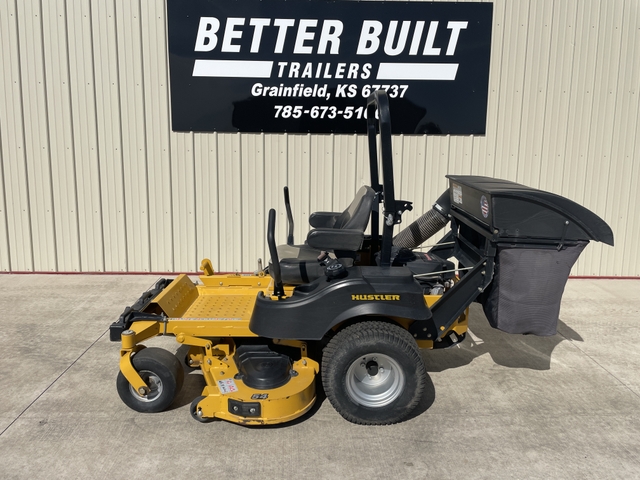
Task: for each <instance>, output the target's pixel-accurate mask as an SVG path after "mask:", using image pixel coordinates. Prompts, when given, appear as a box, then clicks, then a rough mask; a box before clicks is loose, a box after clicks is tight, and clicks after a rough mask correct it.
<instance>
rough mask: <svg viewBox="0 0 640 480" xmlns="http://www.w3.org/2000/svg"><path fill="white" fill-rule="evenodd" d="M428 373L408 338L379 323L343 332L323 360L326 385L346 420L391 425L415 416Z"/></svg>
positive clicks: (336, 337)
mask: <svg viewBox="0 0 640 480" xmlns="http://www.w3.org/2000/svg"><path fill="white" fill-rule="evenodd" d="M426 377H427V372H426V369H425V366H424V362H423V360H422V357H421V355H420V349H419V348H418V345H417V344H416V342H415V340H414V339H413V337H412V336H411V334H410V333H409V332H407V331H406V330H405V329H404V328H402V327H399V326H397V325H393V324H389V323H384V322H380V321H368V322H362V323H358V324H355V325H352V326H350V327H347V328H345V329H344V330H342V331H341V332H339V333H338V334H337V335H336V336H335V337H333V338H332V339H331V341H330V342H329V344H328V345H327V346H326V347H325V349H324V352H323V355H322V385H323V387H324V391H325V393H326V395H327V398H328V399H329V401H330V402H331V405H333V407H334V408H335V409H336V411H337V412H338V413H339V414H340V415H342V416H343V417H344V418H345V419H346V420H348V421H350V422H353V423H357V424H362V425H389V424H392V423H397V422H399V421H401V420H403V419H405V418H406V417H407V416H409V415H410V414H411V412H412V411H413V409H414V408H415V407H416V406H417V405H418V403H419V402H420V399H421V397H422V392H423V390H424V387H425V384H426Z"/></svg>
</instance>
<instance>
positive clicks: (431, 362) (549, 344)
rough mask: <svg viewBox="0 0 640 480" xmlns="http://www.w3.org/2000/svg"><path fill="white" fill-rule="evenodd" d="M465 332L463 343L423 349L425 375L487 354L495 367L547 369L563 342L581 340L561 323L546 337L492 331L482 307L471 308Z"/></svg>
mask: <svg viewBox="0 0 640 480" xmlns="http://www.w3.org/2000/svg"><path fill="white" fill-rule="evenodd" d="M469 317H470V318H469V331H468V332H467V337H466V338H465V340H464V341H463V342H462V343H461V344H459V345H458V346H456V347H453V348H449V349H446V350H431V351H429V350H425V351H424V352H423V357H424V360H425V364H426V366H427V372H442V371H444V370H448V369H450V368H458V367H461V366H464V365H468V364H469V363H471V362H472V361H473V359H474V358H476V357H479V356H480V355H484V354H489V355H490V356H491V358H492V359H493V361H494V362H495V363H497V364H498V365H502V366H504V367H509V368H528V369H531V370H549V368H551V354H552V353H553V350H554V349H555V347H556V346H557V345H558V344H559V343H560V342H562V341H563V340H574V341H579V342H582V341H583V340H582V337H580V335H579V334H578V333H577V332H576V331H574V330H573V329H571V328H570V327H569V326H568V325H567V324H565V323H564V322H563V321H562V320H559V321H558V333H557V334H556V335H553V336H549V337H538V336H535V335H513V334H510V333H505V332H501V331H500V330H496V329H494V328H493V327H491V325H489V322H488V321H487V319H486V317H485V315H484V313H483V312H482V307H480V305H478V304H473V305H471V312H470V315H469Z"/></svg>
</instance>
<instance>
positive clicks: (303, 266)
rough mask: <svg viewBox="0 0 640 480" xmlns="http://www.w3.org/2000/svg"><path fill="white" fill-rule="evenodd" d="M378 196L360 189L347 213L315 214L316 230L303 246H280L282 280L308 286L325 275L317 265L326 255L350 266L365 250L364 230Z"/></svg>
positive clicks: (369, 190)
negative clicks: (331, 253) (358, 253)
mask: <svg viewBox="0 0 640 480" xmlns="http://www.w3.org/2000/svg"><path fill="white" fill-rule="evenodd" d="M375 197H376V193H375V191H374V190H373V189H372V188H371V187H368V186H363V187H361V188H360V190H358V193H357V194H356V197H355V198H354V199H353V201H352V202H351V204H350V205H349V206H348V207H347V209H346V210H345V211H344V212H315V213H312V214H311V216H310V217H309V224H310V225H311V226H312V227H313V229H312V230H311V231H310V232H309V234H308V235H307V240H306V241H305V243H304V244H303V245H279V246H278V257H279V258H280V271H281V272H282V281H283V283H285V284H289V285H300V284H302V283H308V282H311V281H313V280H315V279H316V278H319V277H321V276H322V275H324V268H323V267H322V266H321V265H320V263H319V262H318V257H320V256H321V255H322V253H323V252H333V253H334V254H335V256H336V257H337V258H339V259H340V262H341V263H342V264H343V265H344V266H345V267H350V266H351V265H353V262H354V260H355V257H356V252H357V251H358V250H359V249H360V247H362V242H363V240H364V231H365V230H366V228H367V225H368V224H369V217H370V216H371V210H372V208H373V205H374V201H375Z"/></svg>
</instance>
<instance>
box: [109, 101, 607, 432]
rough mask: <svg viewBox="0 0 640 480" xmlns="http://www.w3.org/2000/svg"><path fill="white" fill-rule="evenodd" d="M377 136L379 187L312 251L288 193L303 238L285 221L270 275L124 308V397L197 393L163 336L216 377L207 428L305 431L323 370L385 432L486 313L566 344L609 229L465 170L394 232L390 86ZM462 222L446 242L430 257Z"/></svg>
mask: <svg viewBox="0 0 640 480" xmlns="http://www.w3.org/2000/svg"><path fill="white" fill-rule="evenodd" d="M376 112H377V115H376ZM376 116H377V117H378V118H376ZM367 129H368V130H367V131H368V144H369V166H370V172H371V184H370V185H368V186H363V187H362V188H361V189H360V190H359V191H358V192H357V194H356V197H355V199H354V200H353V202H352V203H351V204H350V205H349V206H348V207H347V208H346V210H344V211H343V212H316V213H313V214H311V216H310V217H309V224H310V226H311V230H310V232H309V233H308V235H307V238H306V241H305V242H304V243H303V244H299V245H296V244H294V241H293V219H292V215H291V207H290V203H289V195H288V191H287V189H286V187H285V206H286V210H287V218H288V223H289V226H288V231H289V234H288V239H287V243H286V244H285V245H280V246H278V245H277V244H276V240H275V237H274V231H275V211H274V210H273V209H272V210H270V212H269V220H268V228H267V243H268V247H269V253H270V255H271V261H270V262H269V265H268V267H267V268H265V269H263V270H261V271H259V272H258V273H257V274H254V275H220V274H215V273H214V270H213V268H212V265H211V262H210V261H209V260H208V259H205V260H203V261H202V264H201V270H202V272H203V274H202V275H201V276H200V281H199V282H196V283H194V282H193V281H192V280H191V279H190V278H189V277H188V276H186V275H180V276H178V277H177V278H175V279H173V280H168V279H162V280H160V281H158V282H157V284H156V285H155V287H153V288H152V289H151V290H149V291H147V292H146V293H144V294H143V295H142V296H141V297H140V298H139V299H138V301H137V302H136V303H135V304H134V305H133V306H131V307H127V308H126V309H125V310H124V312H123V313H122V315H121V316H120V318H119V319H118V321H117V322H115V323H113V324H112V325H111V327H110V338H111V340H112V341H120V342H121V349H120V372H119V373H118V378H117V390H118V393H119V395H120V397H121V399H122V400H123V402H124V403H125V404H126V405H128V406H129V407H131V408H132V409H134V410H136V411H139V412H160V411H162V410H165V409H166V408H167V407H169V405H170V404H171V403H172V402H173V400H174V398H175V397H176V394H177V393H178V391H179V390H180V388H181V386H182V383H183V379H184V371H183V365H182V362H181V361H179V360H178V359H177V358H176V356H175V355H173V354H171V353H169V352H167V351H166V350H163V349H160V348H154V347H150V348H145V346H144V345H143V342H144V341H145V340H148V339H150V338H152V337H155V336H159V335H172V336H174V337H175V339H176V341H177V342H178V343H180V344H183V345H187V346H189V349H188V354H187V355H186V360H185V361H186V363H187V366H188V367H191V368H199V369H201V370H202V373H203V375H204V379H205V382H206V386H205V387H204V390H203V391H202V394H201V396H199V397H197V398H196V399H195V400H193V403H192V404H191V407H190V409H191V415H192V416H193V418H195V419H196V420H199V421H201V422H205V421H208V420H212V419H214V418H220V419H224V420H229V421H231V422H236V423H241V424H250V425H264V424H275V423H282V422H288V421H291V420H293V419H295V418H298V417H300V416H301V415H303V414H304V413H305V412H307V411H308V410H309V409H310V408H311V407H312V406H313V404H314V402H315V400H316V377H317V375H320V376H321V379H322V385H323V387H324V391H325V393H326V395H327V397H328V399H329V401H330V402H331V404H332V405H333V407H334V408H335V409H336V410H337V411H338V412H339V413H340V415H342V416H343V417H344V418H345V419H347V420H349V421H351V422H354V423H359V424H378V425H380V424H391V423H395V422H398V421H401V420H403V419H405V418H406V417H407V416H408V415H410V414H411V412H412V410H413V409H414V408H415V407H416V406H417V404H418V403H419V401H420V399H421V396H422V393H423V389H424V387H425V383H426V378H427V373H426V369H425V366H424V363H423V359H422V357H421V353H420V349H432V348H448V347H451V346H453V345H456V344H458V343H460V342H461V341H462V340H463V339H464V337H465V334H466V331H467V320H468V319H467V315H468V307H469V305H470V304H471V302H473V301H479V302H480V303H482V305H483V308H484V312H485V314H486V316H487V318H488V320H489V322H490V323H491V325H492V326H493V327H495V328H499V329H501V330H503V331H507V332H510V333H520V334H535V335H553V334H555V333H556V326H557V321H558V314H559V310H560V301H561V298H562V293H563V290H564V286H565V284H566V281H567V278H568V276H569V272H570V270H571V267H572V265H573V264H574V263H575V261H576V260H577V258H578V256H579V255H580V253H581V252H582V250H583V249H584V247H585V246H586V245H587V243H588V242H589V241H590V240H596V241H600V242H604V243H607V244H609V245H613V233H612V231H611V229H610V228H609V226H608V225H607V224H606V223H605V222H604V221H603V220H602V219H600V218H599V217H598V216H597V215H595V214H594V213H592V212H591V211H589V210H587V209H585V208H584V207H582V206H580V205H578V204H576V203H574V202H572V201H571V200H568V199H566V198H563V197H560V196H558V195H554V194H551V193H547V192H544V191H540V190H536V189H533V188H529V187H526V186H523V185H519V184H517V183H513V182H509V181H506V180H499V179H494V178H488V177H479V176H458V175H449V176H448V179H449V188H448V189H447V190H446V191H445V192H444V193H443V194H442V195H441V196H440V197H439V198H438V200H437V201H436V203H435V204H434V205H433V208H432V209H431V210H429V211H428V212H427V213H425V214H424V215H422V216H421V217H420V218H418V220H416V221H415V222H413V223H412V224H411V225H409V226H408V227H407V228H405V229H404V230H402V231H401V232H400V233H398V234H397V235H396V236H395V237H394V235H393V230H394V227H395V225H397V224H399V223H400V222H401V216H402V213H403V212H404V211H406V210H411V208H412V206H411V202H408V201H404V200H397V199H396V197H395V191H394V181H393V165H392V150H391V127H390V117H389V103H388V98H387V95H386V94H385V93H384V91H378V92H375V93H374V94H372V95H371V97H369V99H368V102H367ZM378 150H379V151H380V159H378ZM379 163H380V164H381V166H382V172H381V173H382V179H381V182H380V179H379V176H378V165H379ZM380 205H382V211H380ZM447 224H449V225H450V226H449V229H448V233H446V235H444V237H443V238H442V239H441V240H440V241H438V242H437V243H436V244H435V246H433V247H431V248H430V249H429V250H428V251H426V252H424V251H419V250H417V247H419V246H420V245H421V244H422V243H423V242H424V241H426V240H427V239H428V238H430V237H432V236H433V235H435V234H436V233H438V232H439V231H440V230H442V229H443V228H444V227H445V226H446V225H447ZM368 226H370V234H365V231H366V229H367V227H368Z"/></svg>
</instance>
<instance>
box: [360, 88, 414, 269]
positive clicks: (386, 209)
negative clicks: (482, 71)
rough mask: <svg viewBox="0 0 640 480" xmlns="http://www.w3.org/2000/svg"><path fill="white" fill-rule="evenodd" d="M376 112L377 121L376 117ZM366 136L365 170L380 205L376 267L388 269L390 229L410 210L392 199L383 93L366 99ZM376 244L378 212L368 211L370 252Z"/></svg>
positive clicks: (387, 117)
mask: <svg viewBox="0 0 640 480" xmlns="http://www.w3.org/2000/svg"><path fill="white" fill-rule="evenodd" d="M376 111H377V112H378V118H376ZM378 133H380V160H381V163H382V185H380V183H379V175H378V142H377V134H378ZM367 137H368V144H369V169H370V171H371V188H373V189H374V190H375V191H376V193H378V195H379V197H380V198H379V201H381V202H382V204H383V209H382V216H383V219H384V221H383V225H382V245H381V248H380V266H381V267H389V266H391V245H392V243H393V227H394V226H395V225H396V224H398V223H401V222H402V218H401V217H402V213H403V212H405V211H406V210H412V209H413V207H412V205H411V202H407V201H405V200H396V197H395V187H394V179H393V151H392V148H391V116H390V113H389V97H388V96H387V92H385V91H384V90H377V91H375V92H373V93H372V94H371V95H370V96H369V98H368V99H367ZM379 241H380V226H379V221H378V212H377V211H373V212H371V243H372V248H373V250H374V252H375V251H376V250H377V245H378V242H379Z"/></svg>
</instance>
